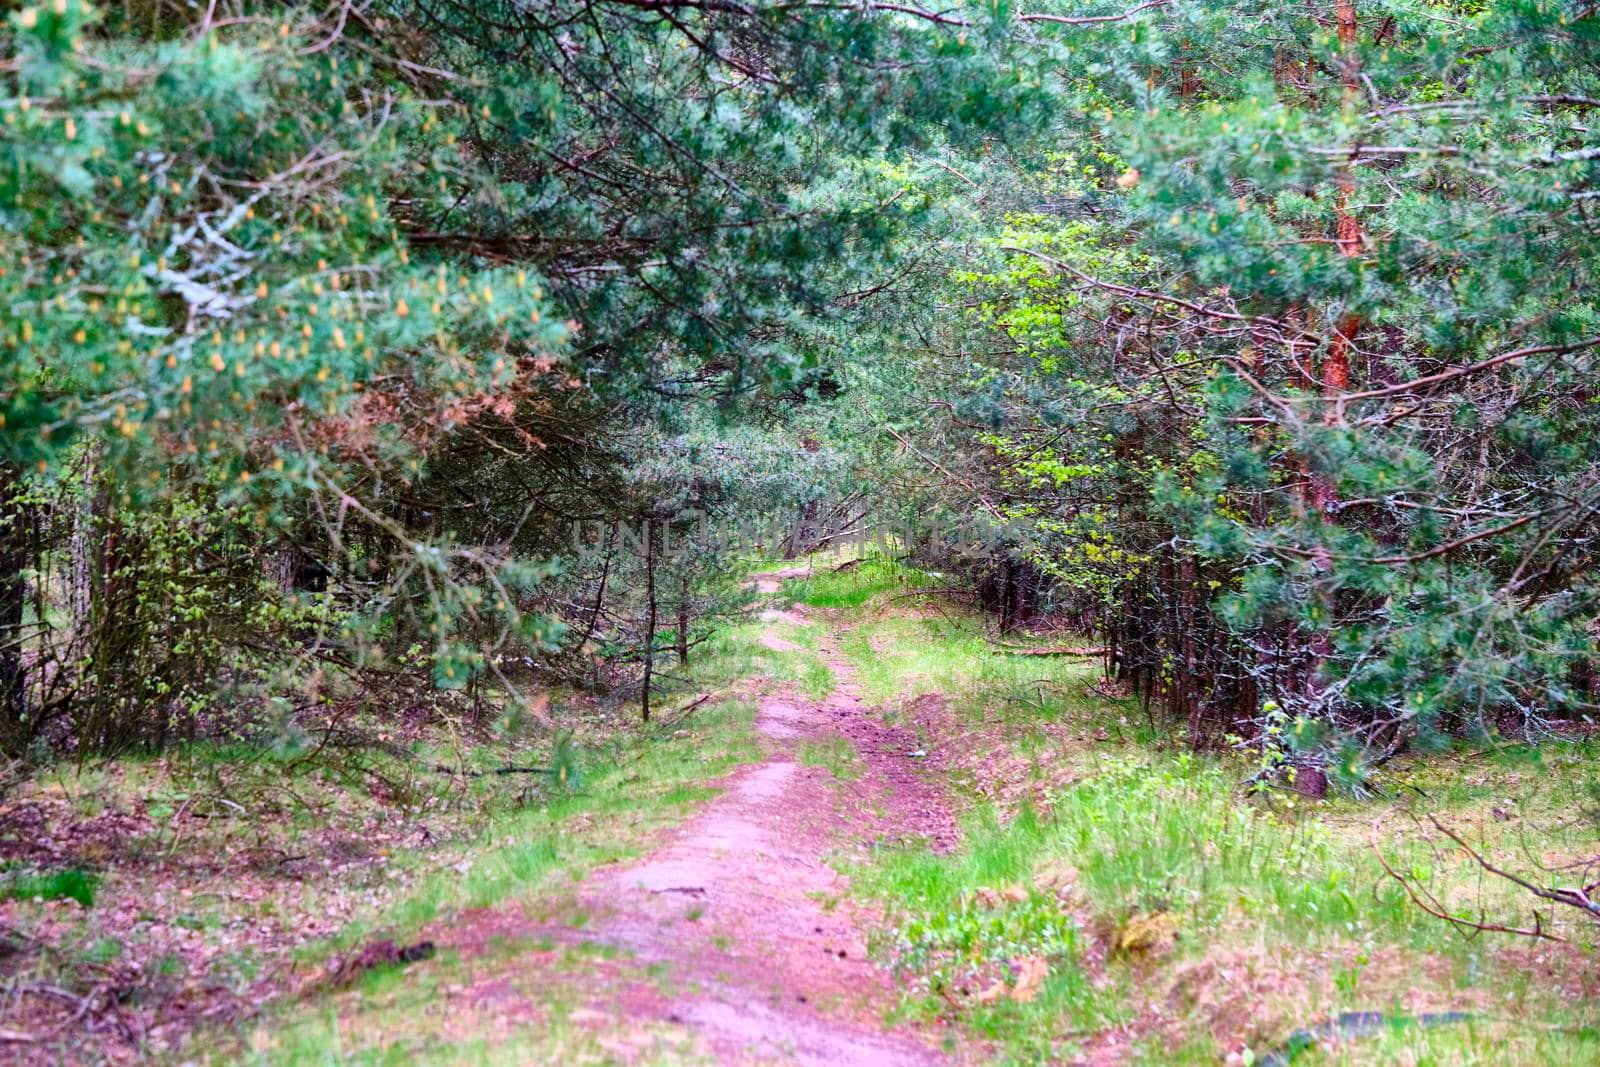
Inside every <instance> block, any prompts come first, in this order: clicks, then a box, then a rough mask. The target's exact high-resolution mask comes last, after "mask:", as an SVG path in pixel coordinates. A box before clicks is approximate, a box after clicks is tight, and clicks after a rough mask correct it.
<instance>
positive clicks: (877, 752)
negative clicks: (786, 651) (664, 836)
mask: <svg viewBox="0 0 1600 1067" xmlns="http://www.w3.org/2000/svg"><path fill="white" fill-rule="evenodd" d="M788 576H791V575H790V574H788V573H787V572H778V573H776V574H763V575H760V576H758V577H757V579H756V585H757V588H758V589H760V590H762V591H763V592H768V593H771V592H776V591H777V589H778V588H779V586H780V583H781V581H782V579H783V578H784V577H788ZM763 618H764V620H765V621H766V630H765V632H764V634H763V638H764V639H765V640H768V641H771V642H776V641H780V640H781V638H778V637H777V635H776V634H775V633H774V632H773V631H774V630H776V629H777V628H778V626H779V625H780V624H781V623H792V622H796V621H810V620H809V619H807V618H804V617H802V616H799V615H797V614H796V613H794V612H792V611H777V610H769V611H768V612H766V613H765V615H764V616H763ZM839 637H840V634H839V633H838V632H830V633H829V634H828V635H827V637H825V638H824V639H823V640H822V641H821V642H819V647H818V652H819V654H820V655H821V656H822V657H823V658H824V660H825V661H826V662H827V664H828V666H829V668H830V669H831V670H832V672H833V674H834V678H835V680H836V684H835V687H834V690H833V692H832V694H831V695H830V696H829V697H827V698H826V699H823V700H814V699H806V698H802V697H799V696H797V695H795V694H793V693H789V692H780V693H777V694H773V695H769V696H765V697H763V698H762V699H761V701H760V704H759V708H758V711H757V714H756V727H757V729H758V730H759V731H760V733H761V734H762V736H763V740H764V744H763V748H764V750H765V753H766V755H765V759H764V760H763V761H762V762H760V763H758V764H754V765H751V766H748V767H745V768H743V769H742V770H740V771H739V772H738V773H736V774H735V775H733V776H732V777H731V778H730V779H728V780H727V781H726V782H725V783H724V789H723V792H722V793H721V794H720V795H719V796H718V797H716V798H715V799H714V800H712V801H711V802H710V803H708V804H707V805H706V807H705V808H704V809H702V811H701V812H700V813H699V814H698V815H697V816H696V817H695V818H693V819H691V820H690V821H688V822H687V823H685V824H684V825H683V826H681V827H680V828H679V829H678V830H677V831H676V833H675V835H674V837H673V839H672V840H670V841H669V842H668V843H666V844H665V845H664V846H663V847H661V848H659V849H657V850H656V851H654V852H653V853H651V854H650V855H648V856H646V857H645V858H644V859H643V860H641V861H639V862H637V863H634V864H632V865H629V866H627V867H624V868H620V869H611V870H609V871H604V872H601V873H599V874H597V875H596V876H594V877H592V878H591V879H589V880H588V881H587V882H586V883H585V884H584V886H582V887H581V888H580V890H579V898H580V901H579V902H580V904H581V905H582V906H584V907H585V908H587V909H590V910H591V914H592V915H593V916H594V920H593V922H592V924H591V925H590V926H589V927H588V928H587V929H585V930H584V931H583V933H582V935H581V936H582V939H583V940H585V941H588V942H590V943H592V944H598V945H603V946H607V947H610V948H615V949H620V950H623V952H624V953H626V954H627V955H629V956H630V957H631V958H633V959H634V960H636V961H638V962H641V963H645V964H647V965H656V966H657V967H658V968H664V969H665V970H666V972H667V974H668V975H669V976H670V983H671V985H670V987H671V988H672V989H673V990H674V992H673V993H672V994H671V995H666V994H663V993H662V992H661V991H660V985H659V983H658V984H657V986H654V987H651V986H636V987H633V988H630V989H629V990H627V991H624V992H623V993H622V995H621V996H620V997H617V996H615V995H614V996H613V997H612V998H611V1000H612V1003H611V1004H609V1005H604V1004H602V1005H597V1006H599V1007H609V1008H610V1009H611V1011H612V1012H617V1011H620V1012H621V1013H622V1014H623V1015H624V1016H625V1017H626V1018H628V1019H629V1020H630V1021H633V1022H636V1023H645V1022H655V1023H668V1024H677V1025H680V1026H683V1027H685V1028H686V1029H687V1030H688V1031H690V1032H691V1033H692V1034H694V1035H695V1036H696V1037H697V1038H698V1039H699V1044H700V1045H701V1047H702V1048H703V1050H704V1051H706V1052H708V1053H710V1054H711V1055H712V1056H714V1057H715V1058H716V1060H717V1061H718V1062H722V1063H755V1062H762V1063H765V1062H778V1063H796V1064H806V1065H810V1064H818V1065H821V1064H829V1065H839V1064H862V1065H867V1064H872V1065H895V1064H927V1063H936V1062H941V1061H942V1060H944V1059H945V1056H944V1054H942V1053H940V1052H939V1051H937V1050H936V1049H935V1047H934V1046H933V1045H932V1044H931V1043H930V1042H929V1041H928V1040H927V1036H926V1035H920V1034H916V1033H907V1032H903V1031H893V1032H891V1031H886V1030H885V1029H884V1028H883V1026H882V1024H881V1020H882V1018H883V1016H884V1013H885V1010H886V1009H887V1008H888V1007H889V1006H891V1005H892V1003H893V1000H894V990H893V985H892V979H891V976H890V975H889V974H888V972H886V971H885V970H884V969H882V968H881V967H879V966H878V965H876V964H874V963H872V962H870V961H869V960H868V959H867V958H866V938H865V930H866V928H867V926H868V920H869V918H870V917H869V916H865V915H862V914H859V913H858V912H857V911H856V910H855V909H854V908H852V906H851V905H850V903H849V902H848V900H846V899H845V893H844V890H845V883H844V879H843V878H842V877H841V876H840V875H839V874H838V873H837V872H836V871H835V870H834V868H833V867H832V866H830V865H829V863H828V862H827V859H828V857H829V856H831V855H836V854H839V853H841V852H846V853H847V852H849V851H850V850H852V849H862V848H864V847H866V846H867V845H868V844H870V841H871V840H872V839H874V838H877V839H882V838H885V837H904V836H915V835H921V836H925V837H928V838H930V839H931V840H932V841H933V842H934V844H935V847H947V846H948V845H949V844H950V843H952V842H953V840H954V828H953V823H952V820H951V818H950V815H949V813H948V810H947V808H946V806H945V804H944V803H943V798H942V796H941V795H940V792H939V790H938V789H937V788H936V787H935V786H933V785H931V784H929V783H927V782H925V781H924V780H923V779H922V777H921V776H920V775H918V774H917V772H916V762H917V761H916V760H915V759H914V758H912V757H911V756H910V753H911V752H912V751H913V750H915V749H916V747H917V744H916V737H915V735H914V734H913V733H912V732H911V731H910V730H903V729H898V728H894V727H890V726H886V725H884V724H883V723H882V721H881V717H880V716H879V715H877V714H875V711H876V709H874V708H872V707H870V706H869V705H868V704H867V703H866V702H865V701H864V700H863V699H862V697H861V695H860V692H859V691H858V688H857V686H856V684H855V678H854V671H853V669H852V668H851V666H850V664H849V662H848V661H847V660H846V659H845V658H844V657H843V656H842V655H840V654H839V653H838V651H837V649H838V646H839ZM845 743H848V744H849V745H850V746H852V747H853V749H854V752H855V757H850V758H849V759H848V761H847V766H848V770H847V771H845V772H844V776H842V777H836V774H835V771H836V770H837V769H838V767H837V766H836V767H835V768H833V769H830V767H828V766H822V765H818V763H817V756H816V755H815V754H814V753H815V752H818V751H822V752H828V753H834V754H840V755H842V756H848V755H849V750H848V749H844V748H843V745H844V744H845ZM807 746H816V747H815V748H813V749H810V752H811V753H813V754H812V756H811V759H812V762H810V763H808V762H807V760H806V756H807V754H808V752H807ZM829 762H833V761H831V760H830V761H829Z"/></svg>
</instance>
